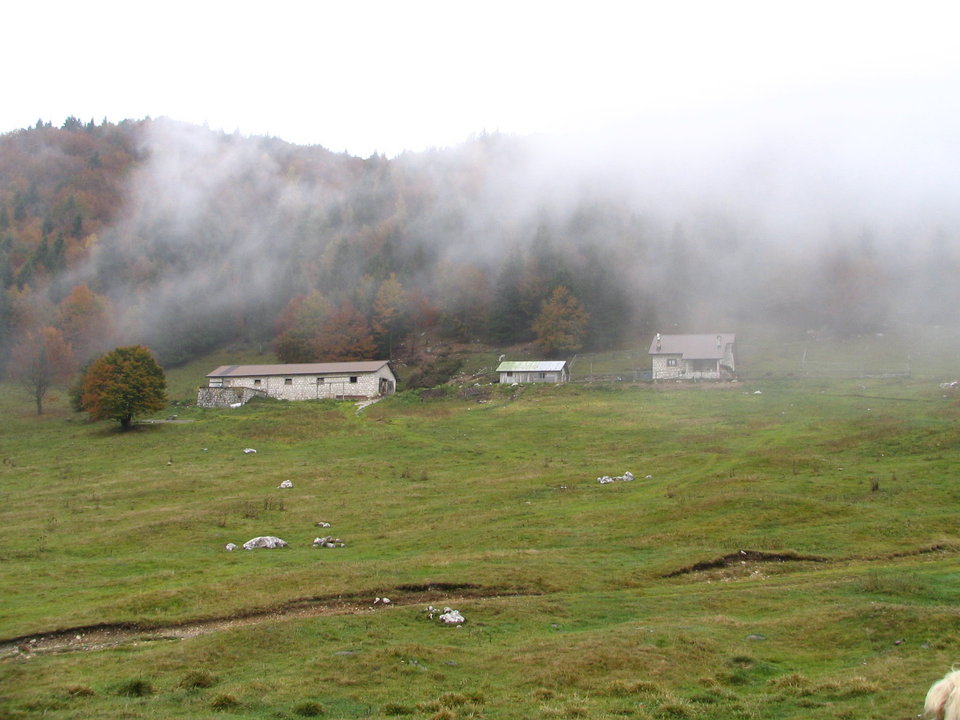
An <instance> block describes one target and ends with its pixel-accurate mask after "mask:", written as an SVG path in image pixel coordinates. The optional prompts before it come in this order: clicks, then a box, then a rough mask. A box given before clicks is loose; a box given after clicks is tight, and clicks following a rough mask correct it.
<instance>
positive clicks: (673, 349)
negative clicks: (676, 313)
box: [650, 333, 736, 360]
mask: <svg viewBox="0 0 960 720" xmlns="http://www.w3.org/2000/svg"><path fill="white" fill-rule="evenodd" d="M658 338H659V342H658ZM735 340H736V335H734V334H733V333H713V334H712V335H658V336H657V337H655V338H654V339H653V342H652V343H650V354H651V355H680V356H682V357H684V358H685V359H687V360H720V359H722V358H723V353H724V350H726V347H727V345H728V344H730V343H733V342H734V341H735Z"/></svg>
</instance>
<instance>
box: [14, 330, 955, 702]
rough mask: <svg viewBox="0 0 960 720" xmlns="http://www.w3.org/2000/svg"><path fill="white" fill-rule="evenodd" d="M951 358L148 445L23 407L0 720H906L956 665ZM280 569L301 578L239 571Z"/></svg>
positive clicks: (184, 387) (141, 437)
mask: <svg viewBox="0 0 960 720" xmlns="http://www.w3.org/2000/svg"><path fill="white" fill-rule="evenodd" d="M864 342H872V343H874V344H877V343H876V341H875V340H873V341H864ZM880 344H882V345H884V346H886V344H885V343H880ZM952 347H954V346H953V345H951V344H950V343H946V342H945V343H944V348H943V349H942V352H939V353H928V354H927V355H926V356H924V357H922V358H920V359H918V358H917V357H914V358H913V359H912V362H913V373H912V375H911V376H910V377H897V378H884V379H877V378H868V379H862V378H846V379H844V378H824V377H799V376H795V375H793V370H792V369H791V370H786V363H787V359H789V362H790V363H792V362H793V359H795V358H796V357H797V353H796V352H795V350H796V348H795V347H791V348H789V349H788V350H784V349H783V347H782V346H774V345H773V344H771V345H768V346H760V345H759V344H757V342H756V341H754V347H752V348H751V358H750V360H747V359H744V360H743V362H744V363H745V364H747V365H748V366H749V367H750V369H751V371H750V373H749V379H748V380H745V381H743V382H740V383H735V384H728V385H723V386H713V385H706V384H705V385H696V386H678V385H634V384H630V383H616V384H612V385H607V384H590V385H585V384H577V383H573V384H570V385H567V386H562V387H546V386H518V387H507V386H503V387H501V386H497V385H493V386H469V387H467V388H457V387H451V388H449V391H448V392H447V393H446V394H445V395H443V396H442V397H432V398H431V399H423V398H421V397H420V396H419V395H418V394H414V393H401V394H400V395H398V396H395V397H393V398H390V399H387V400H384V401H381V402H379V403H377V404H375V405H373V406H371V407H369V408H367V409H366V410H364V411H363V412H362V413H360V414H359V415H358V414H357V413H356V412H355V407H354V406H353V405H352V404H350V403H335V402H331V401H324V402H306V403H282V402H270V401H267V402H254V403H251V404H249V405H247V406H245V407H243V408H240V409H237V410H229V411H225V410H202V409H197V408H194V407H189V406H178V407H176V409H172V410H170V411H169V412H166V413H161V414H158V416H157V418H165V417H167V416H169V415H170V414H171V413H176V415H177V418H176V422H163V423H155V424H144V425H139V426H138V427H137V429H136V430H134V431H132V432H128V433H121V432H118V431H117V430H116V428H115V427H114V426H113V425H111V424H108V423H89V422H87V421H85V420H84V419H83V418H82V417H81V416H77V415H74V414H73V413H71V412H70V411H69V410H68V409H67V407H66V401H65V398H64V397H63V395H62V394H61V397H59V398H51V400H50V402H49V403H48V405H49V407H50V411H49V412H48V413H46V414H45V415H44V416H42V417H37V416H36V415H35V414H32V406H31V404H30V402H29V399H28V398H26V397H25V395H23V394H22V393H21V392H20V391H19V390H18V389H17V388H16V387H15V386H11V385H6V386H2V389H3V390H4V392H2V393H0V413H2V416H3V418H4V421H3V423H4V424H3V430H2V434H0V497H2V505H0V587H2V593H0V717H4V718H32V717H40V716H43V717H50V718H90V717H112V718H114V717H115V718H171V717H190V718H208V717H209V718H214V717H236V718H297V717H309V716H319V717H326V718H387V717H395V716H408V717H411V718H435V719H437V720H445V719H446V720H452V719H454V718H481V717H482V718H531V717H556V718H623V717H626V718H639V719H641V720H643V719H645V718H758V719H759V718H770V719H771V720H773V719H774V718H777V719H780V718H805V719H806V718H878V719H879V718H884V719H885V720H886V719H889V718H902V719H904V720H906V719H907V718H912V717H916V715H917V714H918V713H919V712H920V711H921V710H922V703H923V696H924V694H925V693H926V690H927V688H928V687H929V685H930V684H931V683H932V682H933V681H934V680H935V679H937V678H938V677H940V676H941V675H942V674H943V673H945V672H946V671H947V670H949V669H950V666H951V665H952V664H954V663H956V662H960V645H958V641H960V615H958V606H960V562H958V560H960V525H958V508H960V462H958V461H960V391H957V390H944V389H941V388H940V387H939V382H941V381H944V380H955V379H958V377H960V363H958V362H957V358H956V354H955V352H954V351H953V350H952V349H951V348H952ZM816 350H818V351H825V348H822V347H818V348H816ZM863 352H864V348H863V347H862V346H857V347H856V348H855V354H856V355H858V356H859V355H862V354H863ZM867 352H868V354H872V355H871V356H875V354H876V353H875V351H873V350H869V349H868V350H867ZM901 355H902V353H900V352H899V351H898V352H893V353H891V357H892V358H893V360H894V361H895V360H896V358H898V357H900V356H901ZM835 356H836V353H834V354H831V355H830V357H831V358H833V357H835ZM808 357H810V354H809V353H808ZM246 359H249V360H253V359H258V358H257V357H256V356H255V354H250V356H249V357H248V358H246ZM602 361H603V358H601V357H600V356H597V357H596V358H594V363H595V366H599V365H601V363H602ZM581 362H582V361H581ZM610 362H611V365H610V366H611V367H613V364H615V363H616V362H617V361H616V358H615V357H614V358H613V359H612V360H610ZM781 362H782V363H784V364H783V365H781V364H780V363H781ZM218 363H219V359H218V358H208V359H205V360H204V361H198V362H197V363H193V364H191V365H190V366H188V367H185V368H180V369H178V370H175V371H171V372H170V373H168V380H169V381H170V387H171V396H172V397H173V399H175V400H178V401H181V402H182V401H189V399H190V398H191V393H192V392H193V388H194V387H195V386H196V385H197V384H199V383H200V382H201V381H202V379H203V375H204V374H205V373H206V372H208V371H209V370H210V369H212V367H214V366H215V365H217V364H218ZM791 367H792V365H791ZM610 372H617V370H616V369H613V370H610ZM950 373H954V375H951V374H950ZM248 447H249V448H255V449H256V450H257V453H256V454H244V453H243V449H244V448H248ZM625 471H630V472H632V473H633V474H634V475H635V476H636V479H635V480H634V481H633V482H614V483H610V484H600V483H598V482H597V478H598V477H599V476H601V475H621V474H622V473H624V472H625ZM283 480H290V481H292V482H293V488H291V489H279V488H278V487H277V486H278V485H279V484H280V483H281V482H282V481H283ZM319 521H326V522H330V523H331V527H330V528H329V529H327V528H321V527H317V523H318V522H319ZM257 535H277V536H279V537H281V538H283V539H284V540H286V541H287V542H288V543H289V544H290V547H288V548H285V549H280V550H255V551H243V550H237V551H235V552H232V553H229V552H226V551H225V550H224V546H225V545H226V544H227V543H228V542H234V543H237V544H242V543H243V542H245V541H246V540H248V539H250V538H252V537H254V536H257ZM322 535H335V536H336V537H339V538H341V539H342V540H343V541H344V543H345V544H346V547H343V548H338V549H322V550H320V549H315V548H313V547H312V545H311V541H312V540H313V539H314V538H315V537H317V536H322ZM377 597H388V598H390V599H391V601H392V602H391V603H390V604H389V605H383V604H379V603H378V604H376V605H375V604H374V599H375V598H377ZM428 605H433V606H436V607H440V608H442V607H444V606H450V607H453V608H456V609H458V610H460V611H461V612H462V613H463V615H464V616H465V617H466V619H467V622H466V623H465V624H464V625H463V626H461V627H453V626H443V625H441V624H439V623H437V622H436V621H435V620H434V621H431V620H430V619H429V618H428V616H427V613H426V608H427V606H428ZM58 633H60V634H58ZM31 641H33V642H31ZM18 646H19V647H18Z"/></svg>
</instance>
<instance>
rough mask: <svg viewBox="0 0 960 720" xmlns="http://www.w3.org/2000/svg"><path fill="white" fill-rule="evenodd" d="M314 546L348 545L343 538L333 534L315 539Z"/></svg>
mask: <svg viewBox="0 0 960 720" xmlns="http://www.w3.org/2000/svg"><path fill="white" fill-rule="evenodd" d="M313 546H314V547H317V548H342V547H346V545H345V544H344V542H343V540H341V539H340V538H338V537H333V536H332V535H330V536H328V537H318V538H314V539H313Z"/></svg>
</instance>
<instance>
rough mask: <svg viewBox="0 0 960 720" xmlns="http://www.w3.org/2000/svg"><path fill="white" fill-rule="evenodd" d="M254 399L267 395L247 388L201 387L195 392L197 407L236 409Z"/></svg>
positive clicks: (261, 391)
mask: <svg viewBox="0 0 960 720" xmlns="http://www.w3.org/2000/svg"><path fill="white" fill-rule="evenodd" d="M255 397H267V394H266V393H265V392H264V391H263V390H254V389H253V388H247V387H225V388H217V387H202V388H200V389H199V390H197V407H205V408H228V407H236V406H237V405H243V404H244V403H247V402H249V401H250V400H252V399H253V398H255Z"/></svg>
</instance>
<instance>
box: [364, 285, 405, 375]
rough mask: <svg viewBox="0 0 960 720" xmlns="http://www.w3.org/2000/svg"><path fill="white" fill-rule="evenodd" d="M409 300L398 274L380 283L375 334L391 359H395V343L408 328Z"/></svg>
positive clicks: (381, 348)
mask: <svg viewBox="0 0 960 720" xmlns="http://www.w3.org/2000/svg"><path fill="white" fill-rule="evenodd" d="M408 313H409V298H408V297H407V293H406V291H405V290H404V289H403V285H401V284H400V281H399V280H397V274H396V273H390V277H388V278H387V279H386V280H384V281H383V282H382V283H380V288H379V289H378V290H377V295H376V298H375V299H374V301H373V322H372V325H373V333H374V336H375V338H376V340H377V343H378V345H379V346H380V350H381V351H385V352H386V354H387V357H388V358H389V359H391V360H392V359H393V342H394V340H395V339H396V338H397V337H398V336H399V335H400V334H401V333H403V331H404V330H405V329H406V327H407V324H408V323H407V318H408Z"/></svg>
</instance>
